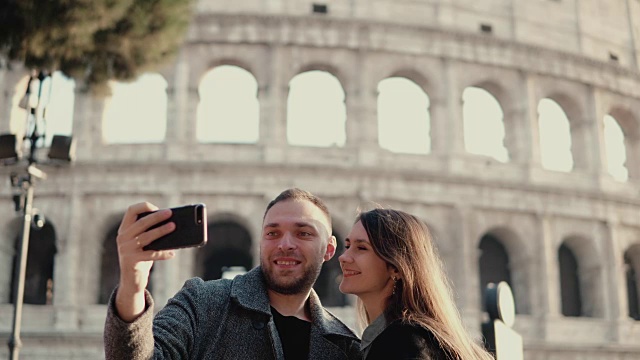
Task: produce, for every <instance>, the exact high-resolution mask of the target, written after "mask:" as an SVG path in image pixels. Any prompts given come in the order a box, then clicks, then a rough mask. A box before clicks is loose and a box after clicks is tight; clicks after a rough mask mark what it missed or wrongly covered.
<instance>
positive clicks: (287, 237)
mask: <svg viewBox="0 0 640 360" xmlns="http://www.w3.org/2000/svg"><path fill="white" fill-rule="evenodd" d="M278 248H280V250H292V249H295V248H296V242H295V241H294V238H293V235H291V233H288V232H287V233H285V234H284V235H283V236H282V238H281V239H280V243H279V244H278Z"/></svg>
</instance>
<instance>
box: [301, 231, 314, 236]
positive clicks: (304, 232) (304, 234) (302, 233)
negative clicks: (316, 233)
mask: <svg viewBox="0 0 640 360" xmlns="http://www.w3.org/2000/svg"><path fill="white" fill-rule="evenodd" d="M300 235H302V236H311V233H310V232H308V231H301V232H300Z"/></svg>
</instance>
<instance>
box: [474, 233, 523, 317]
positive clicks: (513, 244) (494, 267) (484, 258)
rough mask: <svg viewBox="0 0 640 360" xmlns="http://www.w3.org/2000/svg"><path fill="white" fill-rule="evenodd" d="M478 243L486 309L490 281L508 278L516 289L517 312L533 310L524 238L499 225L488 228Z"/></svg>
mask: <svg viewBox="0 0 640 360" xmlns="http://www.w3.org/2000/svg"><path fill="white" fill-rule="evenodd" d="M477 247H478V249H479V253H480V256H479V258H478V268H479V272H478V274H479V277H480V281H479V285H480V291H481V299H482V301H481V303H482V305H483V309H484V289H485V288H486V286H487V284H488V283H490V282H493V283H498V282H500V281H505V282H506V283H508V284H509V286H510V287H511V289H512V291H513V296H514V299H515V303H516V313H518V314H530V313H531V305H530V302H531V301H530V292H529V288H530V283H529V272H530V270H529V268H528V264H529V261H527V260H528V259H527V257H528V255H527V254H528V252H527V251H526V249H525V245H524V243H523V241H522V239H521V238H520V237H519V236H518V234H516V232H515V231H513V230H512V229H510V228H507V227H504V226H495V227H492V228H490V229H488V230H487V231H485V232H484V233H483V234H482V235H481V236H480V237H479V240H478V243H477Z"/></svg>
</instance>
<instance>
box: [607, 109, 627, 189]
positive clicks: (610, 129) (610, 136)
mask: <svg viewBox="0 0 640 360" xmlns="http://www.w3.org/2000/svg"><path fill="white" fill-rule="evenodd" d="M604 145H605V150H606V155H607V170H608V172H609V174H611V176H613V178H614V179H616V180H618V181H627V179H628V178H629V171H628V170H627V167H626V166H625V162H626V161H627V150H626V148H625V137H624V132H623V131H622V128H621V127H620V124H618V121H617V120H616V119H615V118H614V117H613V116H611V115H606V116H605V117H604Z"/></svg>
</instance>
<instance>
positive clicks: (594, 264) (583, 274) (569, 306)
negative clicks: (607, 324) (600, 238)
mask: <svg viewBox="0 0 640 360" xmlns="http://www.w3.org/2000/svg"><path fill="white" fill-rule="evenodd" d="M557 254H558V258H557V260H558V269H559V274H558V276H559V277H560V281H559V284H560V292H559V293H560V294H561V299H560V300H561V305H562V307H561V310H562V312H561V313H562V314H563V315H565V316H580V317H603V316H604V298H603V294H602V292H603V290H604V288H603V285H604V283H603V274H602V263H601V260H600V256H598V252H597V250H596V247H595V246H594V243H593V241H592V240H591V239H590V238H589V237H587V236H584V235H577V234H574V235H568V236H566V237H565V238H564V239H563V241H562V242H561V244H560V246H559V247H558V250H557Z"/></svg>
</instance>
